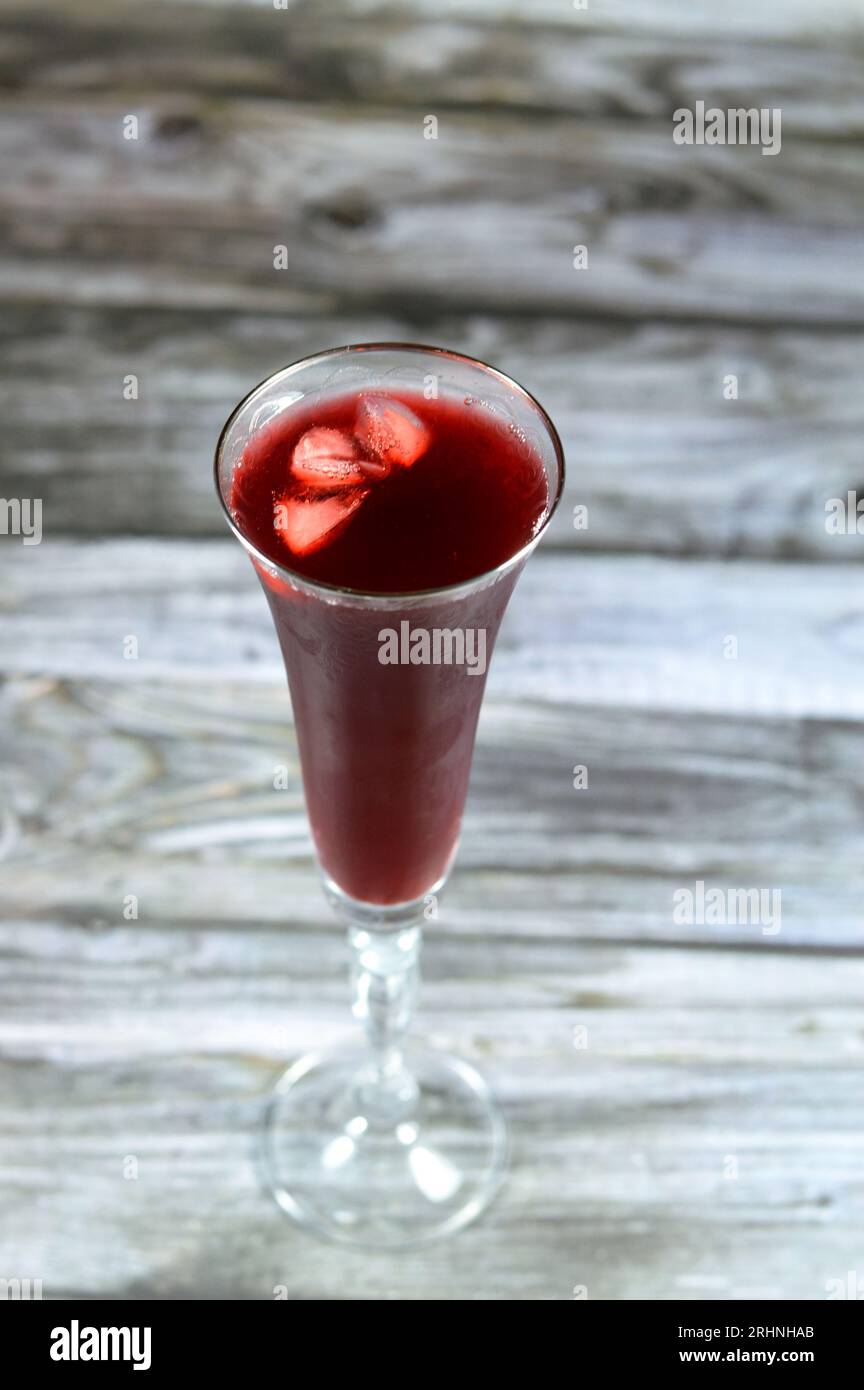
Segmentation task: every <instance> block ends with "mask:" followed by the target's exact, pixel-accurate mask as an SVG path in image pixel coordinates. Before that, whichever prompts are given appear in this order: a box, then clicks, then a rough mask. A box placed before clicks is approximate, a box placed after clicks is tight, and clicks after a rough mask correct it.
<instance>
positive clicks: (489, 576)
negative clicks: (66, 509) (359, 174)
mask: <svg viewBox="0 0 864 1390" xmlns="http://www.w3.org/2000/svg"><path fill="white" fill-rule="evenodd" d="M361 352H403V353H406V354H407V353H417V354H421V353H422V354H426V355H428V356H433V357H446V358H450V359H451V360H452V361H456V362H465V363H467V364H468V365H469V366H472V367H480V368H481V369H482V370H483V371H484V372H487V373H488V374H489V375H490V376H493V377H495V378H496V379H497V380H498V381H499V382H502V383H503V384H504V385H505V386H507V387H509V388H510V389H511V390H513V391H515V392H516V394H517V395H519V396H521V397H522V398H523V399H524V400H526V401H527V402H528V404H529V405H530V406H531V407H532V409H533V410H534V411H535V412H536V413H537V415H538V416H539V417H540V422H541V424H542V425H543V427H544V429H545V430H546V433H547V434H548V436H549V438H550V440H551V442H552V448H553V452H554V454H555V460H556V463H557V465H558V486H557V488H556V490H555V496H554V497H553V498H551V499H550V502H549V505H548V507H547V511H546V515H545V517H544V518H543V523H542V525H541V526H540V527H539V529H538V530H537V531H536V533H535V534H534V535H533V536H532V537H531V539H530V540H529V541H527V542H526V544H525V545H523V546H522V547H521V548H520V549H519V550H517V551H515V552H514V554H512V555H510V556H508V558H507V559H506V560H502V561H501V564H500V565H496V566H495V567H494V568H493V569H491V570H483V571H482V572H481V573H480V574H477V575H473V576H472V577H471V578H470V579H461V580H459V581H458V583H456V584H443V585H441V586H439V587H433V588H429V589H413V590H407V589H404V590H396V591H391V590H380V589H379V590H372V589H354V588H351V587H350V586H349V585H345V584H330V583H328V582H327V581H326V580H323V579H312V578H310V577H309V575H306V574H302V573H301V572H300V571H299V570H294V569H291V567H290V566H289V565H283V564H281V563H280V562H279V561H278V560H274V559H272V558H271V557H270V556H269V555H267V554H266V552H264V551H263V550H259V548H258V547H257V546H256V545H255V544H254V543H253V542H252V541H251V540H250V539H249V537H248V536H246V535H244V533H243V531H242V530H241V528H240V527H239V526H238V525H237V522H236V521H235V520H234V517H233V516H232V515H231V511H230V508H229V506H228V503H227V501H226V499H225V495H224V493H223V490H222V483H221V480H220V477H219V466H220V464H221V462H222V456H223V452H224V446H225V441H226V439H227V436H228V432H229V430H230V429H231V426H232V425H233V424H234V421H235V420H236V419H237V416H238V415H239V414H240V412H241V410H243V408H244V406H246V405H248V403H249V402H250V401H251V400H252V398H253V397H254V396H256V395H257V394H258V392H259V391H263V389H264V388H265V387H266V386H269V385H270V384H271V382H275V381H277V380H278V379H279V378H280V377H287V376H289V375H290V374H291V373H293V372H296V371H299V370H300V368H301V367H311V366H315V365H316V364H317V363H318V362H323V361H326V359H327V358H328V357H338V356H340V355H344V354H349V353H361ZM213 480H214V483H215V485H216V495H217V497H218V498H219V504H220V506H221V508H222V513H223V515H224V517H225V520H226V521H227V523H228V526H229V529H230V530H231V531H233V533H234V535H235V536H236V537H237V539H238V540H239V541H240V543H241V545H242V546H243V547H244V549H245V550H247V551H248V553H249V554H250V555H251V556H253V557H254V558H255V559H256V560H258V561H260V563H261V564H262V565H263V566H264V568H265V569H267V570H269V571H272V572H274V573H276V574H277V575H280V576H284V577H285V578H286V579H287V580H288V581H289V582H290V583H291V584H292V586H293V587H294V588H297V589H300V590H301V591H302V590H304V589H307V590H312V592H317V593H322V594H324V595H328V594H329V595H337V596H338V595H341V596H344V597H346V598H352V599H368V600H370V601H372V602H374V601H376V600H379V601H380V600H385V599H386V600H394V599H404V600H405V602H406V603H410V602H411V601H412V600H416V599H433V598H437V597H438V596H439V595H443V596H448V595H455V594H458V593H460V592H462V591H468V590H470V589H473V588H475V587H477V586H479V585H481V584H484V583H492V582H494V581H495V580H496V579H497V578H498V577H499V576H500V575H503V574H504V573H506V571H507V570H508V569H510V568H511V567H512V566H514V565H515V564H517V563H518V562H519V561H520V560H522V559H523V558H525V557H526V556H528V555H529V554H530V553H531V551H532V550H533V549H534V547H535V546H536V545H537V543H538V541H539V540H540V539H541V537H542V536H543V535H544V534H545V532H546V531H547V529H548V527H549V523H550V521H551V520H552V517H553V516H554V515H555V512H556V510H557V508H558V503H559V502H560V501H561V494H562V492H563V490H564V448H563V445H562V443H561V438H560V436H559V434H558V431H557V429H556V428H555V426H554V424H553V423H552V420H551V418H550V416H549V414H548V412H547V411H546V410H545V409H544V407H543V406H542V405H541V404H540V402H539V401H538V400H537V397H536V396H534V395H532V393H531V392H530V391H529V390H528V389H527V388H526V387H525V386H523V385H522V384H521V382H518V381H516V380H515V378H514V377H512V376H508V374H507V373H506V372H502V371H500V370H499V368H498V367H493V366H492V364H491V362H484V361H483V359H482V358H480V357H472V356H470V354H468V353H464V352H454V351H453V350H452V349H450V348H441V347H431V346H428V345H426V344H424V343H400V342H376V343H346V344H344V345H343V346H342V347H334V348H325V349H324V351H323V352H314V353H309V354H308V355H307V356H305V357H298V358H297V359H296V361H294V362H289V363H288V364H287V365H286V366H284V367H279V368H278V369H277V370H276V371H275V372H270V374H269V375H268V376H265V377H264V378H263V379H262V380H261V381H259V382H258V384H257V385H256V386H253V387H252V389H251V390H250V391H247V392H246V395H245V396H243V398H242V399H241V400H240V401H238V402H237V404H236V405H235V407H234V409H233V410H232V411H231V414H230V415H229V416H228V419H227V420H226V421H225V424H224V425H223V426H222V429H221V431H220V433H219V438H218V440H217V442H216V450H215V454H214V458H213Z"/></svg>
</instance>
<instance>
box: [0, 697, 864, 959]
mask: <svg viewBox="0 0 864 1390" xmlns="http://www.w3.org/2000/svg"><path fill="white" fill-rule="evenodd" d="M2 711H3V724H2V736H0V750H2V763H3V766H4V769H5V771H4V784H5V796H4V810H5V821H4V836H3V841H4V847H5V854H4V860H5V862H2V863H0V903H2V905H3V910H4V912H5V913H7V914H12V915H17V916H23V917H29V918H30V919H31V920H34V921H43V920H45V919H46V917H48V918H50V917H51V915H52V914H53V913H55V912H62V913H63V914H64V916H65V917H66V918H67V920H69V921H72V922H80V923H84V924H88V925H90V926H92V927H93V928H94V929H96V930H97V933H98V930H99V929H102V930H104V931H107V932H109V933H111V932H113V931H114V930H115V929H116V927H117V926H118V925H119V924H121V923H122V908H123V901H124V898H125V896H126V894H130V893H131V894H134V895H135V896H136V898H137V899H138V900H139V904H140V921H141V927H140V930H141V931H142V932H146V931H149V930H152V929H156V930H158V929H160V928H161V926H162V924H164V923H165V922H166V921H167V922H172V923H175V924H176V927H177V929H178V930H179V929H180V925H181V923H182V924H184V926H185V928H186V929H187V930H190V931H197V930H198V929H199V928H200V927H201V925H202V924H211V923H226V922H231V921H234V920H242V919H243V917H244V915H246V916H251V917H252V918H253V919H254V920H256V921H264V922H271V923H274V924H276V925H278V924H279V923H282V922H283V921H291V922H294V923H297V924H307V923H309V922H314V923H315V924H316V925H317V927H318V928H319V929H320V930H327V928H328V927H331V928H332V924H331V922H330V917H329V913H328V910H327V909H326V907H325V905H324V902H323V899H322V898H321V895H320V891H319V885H318V881H317V877H316V874H315V871H314V861H313V857H312V849H311V843H310V839H309V834H308V828H307V824H306V817H305V812H304V804H303V794H302V787H301V783H300V776H299V767H298V762H297V752H296V745H295V742H294V735H293V730H292V729H291V728H290V727H289V718H290V716H289V704H288V698H287V693H286V691H285V690H284V688H283V687H282V686H281V684H280V685H277V686H274V687H271V686H263V687H260V686H251V687H250V686H237V685H231V684H227V685H226V684H224V683H222V682H217V683H213V682H212V681H210V682H208V683H207V684H205V685H204V686H203V687H201V688H200V689H199V688H190V687H189V686H187V685H176V684H163V683H161V682H160V683H158V684H154V683H153V682H151V681H148V680H144V681H143V682H141V683H140V684H137V683H136V685H135V686H134V687H130V685H129V684H128V683H123V684H119V685H118V684H115V683H104V682H88V683H85V684H80V683H71V684H63V685H58V684H57V683H56V682H53V681H49V680H38V679H37V680H35V681H33V680H28V679H24V680H21V681H9V682H7V688H6V691H5V692H4V696H3V702H2ZM862 740H864V732H862V730H861V728H860V726H857V725H851V726H847V725H836V724H831V723H820V722H817V721H809V722H807V723H806V724H804V723H799V722H797V721H794V720H787V721H779V722H773V721H767V720H752V719H751V720H747V721H738V720H734V719H724V718H712V717H709V716H701V717H696V716H692V717H690V718H687V719H682V716H681V715H680V714H675V715H668V714H655V715H650V714H645V713H638V714H637V713H628V712H621V711H616V710H614V709H608V710H601V709H592V708H583V709H578V708H560V707H555V706H545V705H542V704H541V705H536V706H528V707H525V706H520V705H514V704H512V703H510V702H509V701H507V700H506V699H502V698H501V696H500V695H499V694H497V692H496V683H494V682H493V686H492V690H491V691H490V698H489V701H488V704H487V708H486V710H485V712H484V717H483V721H482V724H481V730H480V738H479V743H478V749H477V753H476V758H475V765H474V775H473V781H472V793H471V796H470V798H469V804H468V810H467V815H466V821H465V829H464V836H463V842H462V848H461V850H460V856H459V867H458V872H457V874H456V877H455V881H454V884H453V886H452V888H451V891H450V893H449V895H448V903H447V910H446V912H445V914H444V917H443V918H442V921H441V925H440V928H439V927H436V931H440V932H441V933H442V934H444V935H450V934H452V935H453V936H454V937H455V938H456V939H457V940H459V941H461V942H465V941H466V940H470V939H471V938H472V937H473V936H479V937H480V938H482V937H483V936H484V935H485V934H486V933H487V932H493V933H495V932H499V933H500V932H502V931H503V932H504V933H505V934H506V935H507V937H508V939H510V938H514V939H515V940H514V949H518V941H519V938H520V936H521V935H524V936H525V937H526V939H530V940H532V941H533V942H535V943H537V945H538V949H540V943H541V942H542V943H546V946H547V947H548V949H550V950H554V949H556V945H555V943H563V942H566V941H568V940H573V939H577V938H578V939H579V940H582V941H590V940H594V941H600V942H602V941H609V940H613V939H614V940H625V941H630V940H633V941H635V940H644V941H646V942H649V941H650V942H654V943H667V944H674V945H676V946H681V945H690V946H700V945H704V944H712V945H718V944H719V945H723V946H725V947H730V946H744V947H748V948H751V949H753V950H757V951H765V950H767V951H776V950H777V949H778V948H782V947H786V946H791V947H796V946H805V945H812V946H815V947H843V948H851V949H856V950H862V949H864V917H862V914H861V909H860V901H861V892H862V888H864V877H862V869H861V862H860V861H861V856H860V845H861V817H860V809H859V808H860V802H861V796H862V774H861V772H860V769H861V766H862V758H861V751H862V750H861V744H862ZM577 764H579V765H582V766H584V767H586V768H587V769H588V787H587V789H582V790H579V791H576V790H574V787H573V768H574V766H576V765H577ZM277 770H278V771H280V787H279V789H278V790H276V789H274V779H275V776H276V773H277ZM283 782H284V783H286V785H284V786H282V783H283ZM540 877H542V882H543V916H542V924H538V921H537V892H538V883H539V881H540ZM700 880H701V881H702V882H704V883H705V884H706V885H707V886H708V888H709V889H710V888H714V887H716V888H722V889H724V890H725V889H727V888H736V887H744V888H759V889H765V890H767V891H769V892H774V891H775V890H777V891H779V893H780V895H781V897H780V899H779V902H780V908H781V911H780V917H779V919H778V920H777V921H776V923H775V922H774V920H773V916H772V921H771V922H770V923H763V924H762V925H760V924H759V923H754V922H752V921H747V920H743V921H740V922H736V921H734V920H732V921H728V922H725V923H722V924H719V925H715V924H712V923H711V922H710V921H709V922H707V923H705V922H698V921H697V922H694V923H693V924H691V925H683V926H682V925H680V924H678V923H677V922H676V919H675V915H674V911H673V908H674V902H675V896H674V895H675V894H676V892H678V891H679V890H680V889H682V888H683V889H689V890H690V891H691V892H692V891H695V884H696V883H697V882H698V881H700ZM768 901H773V900H771V899H769V900H768ZM499 916H500V917H501V921H500V924H499V921H498V918H499ZM775 925H776V928H777V930H776V931H775V930H774V927H775ZM763 927H764V928H766V929H764V930H763ZM769 927H770V930H769V929H767V928H769ZM94 939H97V938H94Z"/></svg>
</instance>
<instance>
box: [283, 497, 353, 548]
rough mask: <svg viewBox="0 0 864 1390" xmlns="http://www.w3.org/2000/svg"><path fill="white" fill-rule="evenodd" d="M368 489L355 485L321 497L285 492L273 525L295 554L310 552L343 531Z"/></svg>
mask: <svg viewBox="0 0 864 1390" xmlns="http://www.w3.org/2000/svg"><path fill="white" fill-rule="evenodd" d="M368 491H369V489H368V488H355V489H354V490H353V491H352V492H348V493H344V494H341V495H340V496H339V497H326V498H324V499H323V500H321V501H319V500H316V499H314V498H300V497H288V496H285V497H283V498H282V500H281V501H280V502H279V503H277V505H276V508H275V511H274V519H273V525H274V527H275V529H276V531H277V533H278V534H279V535H280V536H281V537H282V540H283V541H284V542H285V544H286V545H287V547H288V549H289V550H290V551H291V552H292V553H293V554H294V555H311V554H312V553H313V551H316V550H321V549H322V547H323V546H325V545H328V544H329V543H330V541H333V540H335V539H336V537H337V536H338V535H340V534H341V532H342V531H343V530H344V529H345V527H346V526H347V525H348V522H349V521H350V520H351V517H352V516H353V514H354V512H356V510H357V508H358V507H359V506H360V503H361V502H362V501H363V499H364V497H366V495H367V493H368Z"/></svg>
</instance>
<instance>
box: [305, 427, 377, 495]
mask: <svg viewBox="0 0 864 1390" xmlns="http://www.w3.org/2000/svg"><path fill="white" fill-rule="evenodd" d="M361 463H362V459H361V452H360V446H359V444H358V443H357V440H356V439H354V438H352V436H351V435H350V434H346V432H345V431H344V430H337V429H330V428H329V427H328V426H326V425H316V426H314V427H313V428H312V429H311V430H307V431H306V433H305V434H304V435H302V436H301V437H300V439H298V441H297V443H296V445H295V446H294V456H293V458H292V460H291V472H292V473H293V474H294V476H295V478H298V479H299V481H300V482H301V483H305V484H306V486H307V487H316V488H320V489H322V490H324V491H327V492H332V491H333V490H334V489H335V488H340V487H349V486H351V485H352V484H354V483H362V482H363V481H364V479H365V477H366V474H365V473H364V471H363V469H362V467H361Z"/></svg>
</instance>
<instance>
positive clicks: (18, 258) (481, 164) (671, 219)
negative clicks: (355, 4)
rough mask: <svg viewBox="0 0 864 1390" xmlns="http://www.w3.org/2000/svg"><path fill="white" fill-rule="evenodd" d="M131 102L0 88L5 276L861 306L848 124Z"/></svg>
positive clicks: (617, 305)
mask: <svg viewBox="0 0 864 1390" xmlns="http://www.w3.org/2000/svg"><path fill="white" fill-rule="evenodd" d="M131 104H134V103H130V100H129V99H128V98H123V99H122V100H121V99H120V98H118V97H116V96H110V97H101V96H100V97H91V98H83V97H77V96H76V97H71V98H70V97H66V98H64V99H62V100H60V99H59V98H55V99H53V100H49V99H45V98H40V99H38V100H36V99H23V98H18V99H16V100H15V101H14V102H13V103H9V102H8V101H7V103H5V105H3V106H0V156H2V158H3V162H4V169H5V172H6V177H5V179H4V182H3V185H2V187H0V227H3V228H4V229H5V242H6V251H5V254H4V255H3V256H2V258H0V294H2V295H4V296H6V297H8V298H10V299H13V300H18V301H21V300H32V299H36V300H41V301H44V300H46V299H47V300H51V301H53V300H54V299H55V298H58V297H59V298H61V299H66V300H70V301H71V302H74V303H94V302H95V303H115V304H116V303H122V304H127V305H133V304H134V305H140V304H142V303H149V304H177V303H184V304H192V305H196V306H206V307H222V308H243V309H250V308H266V309H267V310H268V311H270V312H273V313H276V312H282V313H285V312H291V311H292V309H293V310H297V309H298V308H300V307H302V308H304V309H305V311H306V312H313V311H316V310H318V311H321V310H325V309H327V308H331V309H335V308H337V307H339V306H340V305H343V306H344V305H351V306H353V307H358V306H361V307H368V306H369V305H370V304H373V303H374V304H375V305H376V306H377V307H378V308H381V307H384V308H388V309H390V310H391V311H392V310H393V309H394V308H395V307H396V306H397V305H398V306H399V309H400V311H401V312H403V313H404V312H406V311H407V312H408V313H409V314H410V313H411V311H412V307H416V308H417V310H418V311H420V310H425V311H426V312H428V311H429V309H430V308H431V307H433V306H434V307H437V308H439V309H441V310H444V311H450V312H452V311H454V310H455V309H457V308H458V310H459V311H464V310H465V309H466V308H473V309H476V310H486V311H498V312H500V311H505V310H506V311H507V312H509V313H528V312H544V313H549V314H555V315H572V314H573V313H576V312H586V313H591V314H614V315H621V316H625V317H633V316H638V315H649V314H662V315H663V316H668V317H672V318H682V319H692V318H704V317H712V318H715V319H718V320H722V321H738V322H757V323H758V322H760V321H763V322H764V321H766V320H767V321H769V322H773V323H791V322H799V323H811V324H813V323H818V324H823V325H827V324H835V325H841V324H842V325H856V326H859V327H860V325H861V323H862V321H864V288H862V285H861V277H860V276H859V275H858V274H857V270H858V267H859V265H860V250H861V239H860V220H861V214H862V209H864V175H862V170H861V163H860V160H858V159H857V157H856V155H855V153H854V150H851V149H849V148H847V147H846V146H844V145H843V144H842V143H838V144H836V145H831V144H829V145H827V146H826V145H824V144H820V143H808V142H806V141H803V142H793V143H790V144H789V145H788V146H787V148H786V149H784V150H783V151H781V154H780V156H778V157H777V158H769V159H765V158H763V157H762V154H761V151H760V150H759V149H758V148H756V147H749V146H747V147H743V146H742V147H735V146H729V147H725V146H715V147H707V146H702V147H696V146H694V147H681V146H676V145H675V144H673V142H672V138H671V133H670V128H669V126H668V125H666V124H665V123H664V124H661V125H657V126H652V125H651V124H650V123H640V124H639V125H638V126H637V127H636V128H635V129H634V130H632V131H628V133H627V134H626V136H624V137H622V133H621V131H620V129H619V128H618V127H617V126H616V125H615V124H614V123H606V124H604V123H603V122H600V121H592V122H584V121H577V120H573V119H555V118H550V119H549V120H546V121H542V122H536V123H527V124H526V122H525V121H524V120H523V119H521V118H519V117H515V116H508V115H506V114H502V115H499V116H495V117H491V116H477V115H471V114H465V115H461V114H456V113H454V114H453V116H452V117H451V118H450V120H449V122H448V131H447V134H446V136H445V135H442V136H441V137H440V138H439V139H438V140H437V141H430V140H424V138H423V127H422V118H421V117H420V115H419V114H417V113H416V112H414V113H412V112H401V113H394V112H392V111H387V110H384V109H381V110H377V111H376V110H374V109H370V108H366V107H364V108H362V110H361V111H359V112H355V113H352V119H351V120H350V121H349V120H346V114H347V113H346V110H345V108H340V107H336V106H334V107H325V106H323V105H322V106H315V107H310V106H309V105H303V104H299V103H294V104H291V103H285V102H278V103H277V102H266V101H256V102H242V101H235V102H233V103H232V104H231V107H230V109H229V110H209V109H208V108H207V107H206V106H204V105H203V104H202V105H201V106H200V108H199V109H198V110H197V111H195V112H194V113H193V114H194V120H192V124H191V126H189V125H188V124H187V125H186V126H184V127H183V133H182V135H181V136H180V137H179V138H178V133H177V127H176V122H175V115H174V114H173V108H172V106H171V104H170V102H168V100H167V99H166V98H159V97H152V98H150V99H148V100H147V101H146V102H143V103H139V106H138V108H137V115H138V116H139V118H140V127H139V138H138V139H136V140H125V139H124V138H123V133H122V132H123V119H124V115H126V114H129V107H130V105H131ZM132 114H136V113H132ZM58 149H61V150H62V151H63V155H62V158H60V159H58V157H57V151H58ZM359 171H362V174H361V173H360V172H359ZM658 189H659V190H661V192H660V194H659V196H658ZM805 192H806V196H805ZM445 225H446V229H447V231H446V236H443V235H442V234H441V231H440V229H441V228H442V227H443V226H445ZM817 229H818V237H819V246H820V253H819V255H818V256H814V255H813V238H814V235H816V234H817ZM279 246H283V247H285V248H286V252H285V254H286V256H287V264H286V267H285V269H274V248H275V247H279ZM574 246H586V247H587V248H588V254H589V260H588V266H587V268H585V269H574V264H573V249H574ZM60 259H62V263H63V267H64V270H63V273H62V274H58V262H59V260H60ZM793 285H794V287H795V294H794V297H790V286H793Z"/></svg>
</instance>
